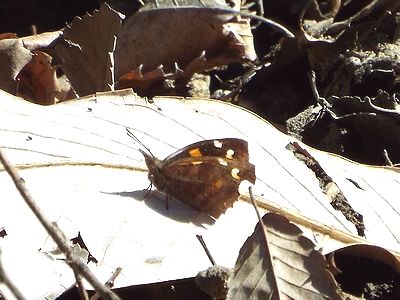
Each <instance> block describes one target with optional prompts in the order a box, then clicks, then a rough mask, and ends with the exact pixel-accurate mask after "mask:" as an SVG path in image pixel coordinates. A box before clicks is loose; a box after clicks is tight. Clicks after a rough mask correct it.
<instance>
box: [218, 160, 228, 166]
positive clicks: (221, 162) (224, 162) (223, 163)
mask: <svg viewBox="0 0 400 300" xmlns="http://www.w3.org/2000/svg"><path fill="white" fill-rule="evenodd" d="M218 162H219V164H220V165H223V166H225V167H227V166H228V163H227V162H226V160H225V159H222V158H218Z"/></svg>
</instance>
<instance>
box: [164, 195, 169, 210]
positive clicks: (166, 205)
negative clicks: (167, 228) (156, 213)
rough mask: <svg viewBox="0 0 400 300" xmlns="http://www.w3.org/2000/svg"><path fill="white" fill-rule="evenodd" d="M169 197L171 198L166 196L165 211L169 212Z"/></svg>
mask: <svg viewBox="0 0 400 300" xmlns="http://www.w3.org/2000/svg"><path fill="white" fill-rule="evenodd" d="M169 197H170V196H169V195H168V194H165V209H166V210H169V204H168V200H169Z"/></svg>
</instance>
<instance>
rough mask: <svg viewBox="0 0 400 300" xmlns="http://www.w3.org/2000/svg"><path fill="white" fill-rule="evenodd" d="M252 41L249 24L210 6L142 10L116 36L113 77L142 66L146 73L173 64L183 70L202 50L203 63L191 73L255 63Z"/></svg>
mask: <svg viewBox="0 0 400 300" xmlns="http://www.w3.org/2000/svg"><path fill="white" fill-rule="evenodd" d="M236 26H239V29H238V28H235V27H236ZM252 42H253V40H252V35H251V31H250V26H249V23H248V20H241V19H240V18H239V17H236V16H233V15H229V14H218V13H215V12H213V11H212V10H211V9H210V8H195V7H191V8H187V7H186V8H178V9H173V8H170V9H168V8H167V9H155V10H145V11H142V12H139V13H136V14H134V15H132V16H131V17H130V19H129V20H128V21H127V22H126V23H125V24H124V26H123V28H122V30H121V32H120V33H119V35H118V40H117V47H116V50H115V73H116V78H119V77H120V76H122V75H123V74H126V73H128V72H129V71H132V70H135V69H136V68H137V67H138V66H140V65H143V71H144V72H148V71H151V70H154V69H156V68H157V67H158V66H160V65H163V67H164V71H165V72H166V73H169V72H174V71H175V63H177V64H178V66H179V67H180V68H181V69H182V70H184V69H185V68H186V67H187V66H188V65H189V64H190V63H191V62H192V61H193V60H195V59H196V58H198V57H200V56H201V55H202V53H203V51H205V59H206V62H205V63H204V65H202V66H198V67H197V68H196V69H195V70H194V71H192V73H194V72H201V71H203V70H205V69H209V68H212V67H214V66H218V65H225V64H228V63H232V62H243V61H246V60H254V59H255V58H256V55H255V51H254V47H253V43H252ZM149 54H151V55H149ZM189 75H191V74H189Z"/></svg>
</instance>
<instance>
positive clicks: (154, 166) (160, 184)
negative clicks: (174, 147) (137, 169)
mask: <svg viewBox="0 0 400 300" xmlns="http://www.w3.org/2000/svg"><path fill="white" fill-rule="evenodd" d="M139 151H140V153H142V154H143V156H144V161H145V163H146V165H147V169H148V170H149V175H148V178H149V180H150V182H151V184H152V185H154V186H155V188H156V189H157V190H159V191H161V192H162V191H164V189H165V187H166V180H165V177H164V175H163V174H162V172H161V168H160V163H161V161H160V160H159V159H158V158H156V157H154V156H152V155H151V154H147V153H146V152H144V151H143V150H141V149H139Z"/></svg>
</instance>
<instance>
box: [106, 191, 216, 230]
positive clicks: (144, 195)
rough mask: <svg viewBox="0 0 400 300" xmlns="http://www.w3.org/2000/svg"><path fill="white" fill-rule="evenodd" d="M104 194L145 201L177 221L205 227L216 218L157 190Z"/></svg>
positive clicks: (151, 207)
mask: <svg viewBox="0 0 400 300" xmlns="http://www.w3.org/2000/svg"><path fill="white" fill-rule="evenodd" d="M102 193H103V194H109V195H117V196H120V197H129V198H132V199H134V200H136V201H140V202H144V203H145V204H146V206H147V207H149V208H150V209H152V210H154V211H155V212H157V213H158V214H160V215H162V216H164V217H166V218H170V219H172V220H174V221H177V222H182V223H193V224H194V225H196V226H199V227H204V225H205V224H207V225H213V224H214V223H215V221H216V220H215V219H214V218H212V217H211V216H209V215H207V214H205V213H203V212H199V211H197V210H195V209H193V208H192V207H190V206H189V205H187V204H185V203H182V202H180V201H178V200H176V199H175V198H172V197H169V198H168V207H167V198H166V195H165V194H163V193H161V192H159V191H157V190H151V191H150V192H149V190H135V191H124V192H102Z"/></svg>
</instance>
